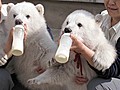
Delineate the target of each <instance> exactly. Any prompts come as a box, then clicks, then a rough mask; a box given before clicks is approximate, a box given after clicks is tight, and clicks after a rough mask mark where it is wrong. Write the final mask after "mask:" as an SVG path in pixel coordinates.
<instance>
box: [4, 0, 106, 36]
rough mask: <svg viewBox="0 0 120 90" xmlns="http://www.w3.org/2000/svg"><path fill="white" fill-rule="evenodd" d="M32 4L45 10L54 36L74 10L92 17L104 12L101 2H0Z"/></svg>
mask: <svg viewBox="0 0 120 90" xmlns="http://www.w3.org/2000/svg"><path fill="white" fill-rule="evenodd" d="M22 1H28V2H32V3H34V4H35V5H37V4H39V3H41V4H42V5H43V6H44V8H45V19H46V22H47V24H48V26H49V27H50V28H51V29H52V31H53V33H55V34H53V35H54V36H57V35H58V34H59V31H60V28H61V25H62V23H63V21H64V20H65V18H66V16H67V15H68V14H70V13H71V12H73V11H74V10H76V9H85V10H88V11H90V12H91V13H93V14H94V15H95V14H97V13H100V12H101V11H102V10H104V4H103V0H2V2H3V3H11V2H12V3H19V2H22Z"/></svg>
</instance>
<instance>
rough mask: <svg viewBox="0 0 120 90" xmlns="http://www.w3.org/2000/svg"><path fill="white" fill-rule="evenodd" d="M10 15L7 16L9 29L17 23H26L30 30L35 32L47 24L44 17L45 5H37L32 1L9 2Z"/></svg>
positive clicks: (6, 23) (8, 10)
mask: <svg viewBox="0 0 120 90" xmlns="http://www.w3.org/2000/svg"><path fill="white" fill-rule="evenodd" d="M7 12H8V17H7V18H6V22H5V25H6V28H7V29H8V30H9V29H11V28H12V27H14V26H15V25H17V24H26V25H27V27H28V29H29V30H28V33H29V32H33V31H34V32H35V30H39V29H40V28H41V27H43V26H46V23H45V19H44V7H43V5H41V4H37V5H36V6H35V5H34V4H32V3H30V2H20V3H17V4H15V5H14V4H11V3H10V4H8V7H7Z"/></svg>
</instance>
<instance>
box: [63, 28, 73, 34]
mask: <svg viewBox="0 0 120 90" xmlns="http://www.w3.org/2000/svg"><path fill="white" fill-rule="evenodd" d="M71 32H72V30H71V29H70V28H65V29H64V33H71Z"/></svg>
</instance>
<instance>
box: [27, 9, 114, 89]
mask: <svg viewBox="0 0 120 90" xmlns="http://www.w3.org/2000/svg"><path fill="white" fill-rule="evenodd" d="M101 19H102V16H101V15H97V16H94V15H93V14H91V13H90V12H88V11H85V10H76V11H74V12H72V13H71V14H70V15H68V16H67V18H66V20H65V21H64V23H63V25H62V29H61V32H65V30H71V31H72V32H71V33H73V34H74V35H75V36H76V37H77V38H80V39H82V40H83V42H84V44H85V45H86V46H88V48H90V49H92V50H94V51H95V54H94V56H93V61H94V66H95V67H96V68H97V69H98V70H103V71H104V70H105V69H107V68H109V67H110V66H111V64H112V63H113V62H114V61H115V57H116V52H115V49H114V48H113V46H112V45H111V44H110V43H109V42H108V41H107V39H106V38H105V36H104V33H103V32H102V30H101V28H100V24H101ZM70 54H71V55H70V59H69V61H68V62H67V63H65V64H57V62H56V63H55V62H54V64H53V66H51V67H50V68H49V69H47V70H46V71H45V72H44V73H43V74H41V75H39V76H37V77H35V78H33V79H29V80H28V83H29V84H39V85H40V84H43V83H50V84H60V85H66V86H67V90H87V86H86V85H87V83H86V84H83V85H78V84H76V83H75V80H74V79H75V76H79V77H84V78H87V79H88V82H89V80H91V79H92V78H93V77H95V76H96V74H95V72H94V71H93V70H92V69H91V68H90V67H89V65H88V63H87V61H86V60H85V58H84V57H83V56H82V55H80V54H79V55H78V54H76V53H74V52H72V51H71V52H70ZM76 55H78V56H77V57H80V58H81V60H80V58H79V60H78V62H79V64H78V63H76V61H75V58H74V57H75V56H76ZM51 63H52V61H51ZM78 65H79V68H78Z"/></svg>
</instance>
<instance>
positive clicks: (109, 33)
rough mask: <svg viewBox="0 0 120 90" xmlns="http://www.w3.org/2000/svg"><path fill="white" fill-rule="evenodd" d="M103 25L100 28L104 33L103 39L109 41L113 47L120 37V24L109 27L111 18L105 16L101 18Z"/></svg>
mask: <svg viewBox="0 0 120 90" xmlns="http://www.w3.org/2000/svg"><path fill="white" fill-rule="evenodd" d="M103 19H104V20H103V23H102V25H101V28H102V30H103V32H104V33H105V37H106V38H107V39H108V40H109V41H110V43H111V44H112V45H113V46H114V47H115V45H116V43H117V40H118V38H119V37H120V22H118V23H117V24H116V25H114V26H112V27H111V17H110V16H109V15H108V14H106V15H104V16H103Z"/></svg>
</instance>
